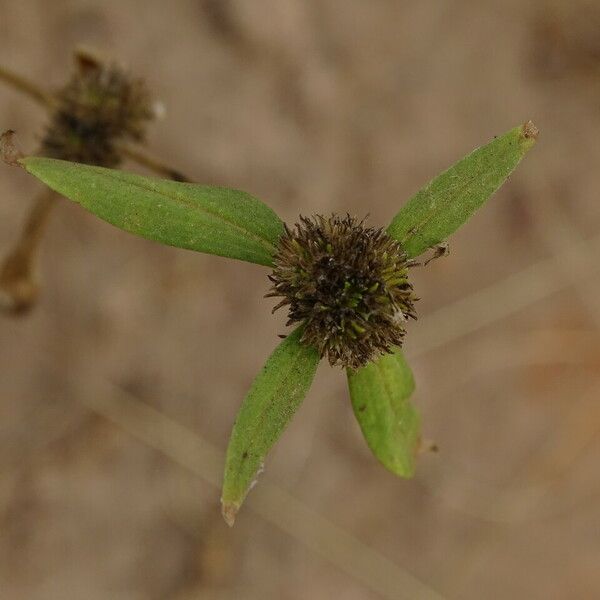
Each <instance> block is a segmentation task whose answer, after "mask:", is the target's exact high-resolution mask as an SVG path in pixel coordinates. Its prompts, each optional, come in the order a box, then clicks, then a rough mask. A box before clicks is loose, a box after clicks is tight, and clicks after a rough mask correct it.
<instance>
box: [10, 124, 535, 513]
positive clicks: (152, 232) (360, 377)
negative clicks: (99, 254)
mask: <svg viewBox="0 0 600 600" xmlns="http://www.w3.org/2000/svg"><path fill="white" fill-rule="evenodd" d="M536 137H537V130H536V128H535V127H534V125H533V124H532V123H531V122H529V123H526V124H525V125H523V126H521V127H516V128H515V129H512V130H511V131H509V132H508V133H506V134H505V135H503V136H501V137H499V138H496V139H494V140H493V141H492V142H490V143H489V144H487V145H486V146H483V147H481V148H479V149H477V150H475V151H474V152H472V153H471V154H469V155H468V156H466V157H465V158H463V159H462V160H461V161H459V162H458V163H456V164H455V165H453V166H452V167H450V169H448V170H447V171H445V172H444V173H442V174H441V175H439V176H438V177H436V178H435V179H433V180H432V181H431V182H430V183H428V184H427V185H426V186H425V187H424V188H423V189H422V190H420V191H419V192H418V193H417V194H416V195H415V196H414V197H413V198H412V199H411V200H409V202H407V203H406V204H405V205H404V206H403V207H402V209H401V210H400V211H399V212H398V214H397V215H396V216H395V217H394V219H393V220H392V222H391V223H390V225H389V227H388V229H387V232H388V234H389V235H390V236H391V237H393V238H394V239H396V240H398V241H399V242H401V243H402V245H403V247H404V249H405V250H406V252H407V254H408V255H409V257H416V256H418V255H420V254H422V253H423V252H424V251H426V250H427V249H429V248H431V247H433V246H435V245H436V244H439V243H440V242H442V241H444V240H445V239H446V238H447V237H448V236H449V235H451V234H452V233H454V231H456V230H457V229H458V228H459V227H460V226H461V225H462V224H463V223H465V222H466V221H467V220H468V219H469V218H470V217H471V216H472V214H473V213H474V212H475V211H476V210H477V209H478V208H479V207H480V206H481V205H482V204H483V203H484V202H485V201H486V200H487V199H488V198H489V197H490V196H491V195H492V194H493V193H494V192H495V191H496V190H497V189H498V188H499V187H500V185H502V183H503V182H504V181H505V180H506V178H507V177H508V176H509V175H510V173H511V172H512V171H513V169H514V168H515V167H516V166H517V164H518V163H519V161H520V160H521V159H522V158H523V156H524V155H525V153H526V152H527V150H529V149H530V148H531V147H532V146H533V144H534V142H535V139H536ZM20 162H21V163H22V165H23V166H24V167H25V168H26V169H27V170H28V171H29V172H30V173H32V174H33V175H35V176H36V177H38V178H39V179H41V180H42V181H44V182H45V183H46V184H47V185H49V186H50V187H51V188H52V189H54V190H56V191H57V192H59V193H61V194H63V195H65V196H67V197H68V198H71V199H72V200H74V201H75V202H78V203H80V204H81V205H82V206H83V207H84V208H86V209H88V210H89V211H90V212H92V213H94V214H96V215H97V216H99V217H100V218H102V219H104V220H105V221H108V222H109V223H112V224H113V225H116V226H117V227H119V228H121V229H124V230H125V231H129V232H131V233H135V234H137V235H140V236H142V237H145V238H148V239H151V240H155V241H158V242H161V243H164V244H168V245H171V246H177V247H180V248H188V249H191V250H196V251H199V252H206V253H209V254H216V255H219V256H224V257H228V258H235V259H239V260H245V261H248V262H254V263H257V264H261V265H265V266H270V265H271V264H272V259H273V254H274V253H275V251H276V247H277V243H278V240H279V237H280V235H281V233H282V231H283V223H282V222H281V220H280V219H279V218H278V217H277V215H276V214H275V213H274V212H273V211H272V210H271V209H270V208H268V207H267V206H266V205H264V204H263V203H262V202H260V201H259V200H257V199H255V198H252V197H251V196H250V195H248V194H246V193H244V192H240V191H237V190H230V189H226V188H216V187H207V186H200V185H193V184H184V183H177V182H173V181H162V180H155V179H149V178H146V177H141V176H138V175H133V174H130V173H123V172H119V171H114V170H109V169H104V168H100V167H92V166H84V165H78V164H72V163H66V162H62V161H57V160H51V159H44V158H34V157H29V158H24V159H22V160H21V161H20ZM366 210H368V208H366ZM300 337H301V328H299V329H297V330H296V331H294V332H293V333H292V334H291V335H289V336H288V337H287V338H286V339H285V340H284V341H283V342H282V343H281V344H280V345H279V346H278V347H277V348H276V349H275V351H274V352H273V354H272V355H271V357H270V358H269V359H268V361H267V363H266V365H265V367H264V369H263V370H262V371H261V372H260V373H259V375H258V376H257V377H256V379H255V381H254V383H253V384H252V387H251V388H250V391H249V392H248V394H247V396H246V398H245V400H244V402H243V404H242V407H241V409H240V412H239V414H238V416H237V419H236V421H235V424H234V426H233V431H232V434H231V439H230V442H229V448H228V451H227V458H226V467H225V477H224V484H223V496H222V501H223V514H224V516H225V518H226V520H227V522H228V523H230V524H232V523H233V520H234V518H235V514H236V513H237V510H238V509H239V507H240V506H241V504H242V502H243V500H244V498H245V497H246V494H247V493H248V491H249V489H250V488H251V486H252V483H253V482H254V481H255V479H256V477H257V474H258V473H259V471H260V469H261V465H262V464H263V462H264V459H265V457H266V455H267V453H268V452H269V450H270V449H271V447H272V446H273V445H274V444H275V442H276V441H277V439H278V438H279V436H280V435H281V433H282V432H283V430H284V429H285V427H286V426H287V424H288V423H289V421H290V419H291V418H292V416H293V415H294V413H295V411H296V410H297V409H298V407H299V406H300V404H301V403H302V400H303V398H304V396H305V395H306V393H307V391H308V389H309V387H310V385H311V383H312V380H313V377H314V374H315V372H316V368H317V365H318V362H319V356H318V353H317V351H316V350H315V349H313V348H311V347H309V346H306V345H304V344H302V343H300ZM348 384H349V389H350V396H351V399H352V406H353V409H354V413H355V415H356V418H357V420H358V422H359V424H360V427H361V430H362V432H363V434H364V436H365V439H366V441H367V443H368V445H369V447H370V448H371V450H372V452H373V453H374V454H375V456H376V457H377V458H378V459H379V460H380V462H381V463H382V464H383V465H384V466H385V467H387V468H388V469H389V470H390V471H392V472H394V473H395V474H397V475H399V476H402V477H411V476H412V474H413V472H414V465H415V453H416V449H417V446H418V442H419V437H420V434H419V418H418V415H417V413H416V411H415V409H414V408H413V406H412V405H411V404H410V402H409V398H410V396H411V394H412V392H413V390H414V380H413V376H412V373H411V371H410V368H409V366H408V365H407V363H406V361H405V360H404V357H403V356H402V353H401V350H400V349H399V348H398V349H396V350H395V352H394V353H393V354H389V355H385V356H383V357H381V358H380V359H378V360H377V361H375V362H373V363H371V364H369V365H367V366H366V367H363V368H361V369H358V370H357V371H350V370H349V371H348Z"/></svg>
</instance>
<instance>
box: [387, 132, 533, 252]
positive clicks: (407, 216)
mask: <svg viewBox="0 0 600 600" xmlns="http://www.w3.org/2000/svg"><path fill="white" fill-rule="evenodd" d="M537 134H538V130H537V129H536V127H535V125H534V124H533V123H532V122H531V121H529V122H528V123H525V125H522V126H521V127H515V129H512V130H511V131H509V132H508V133H506V134H504V135H503V136H501V137H498V138H496V139H495V140H493V141H492V142H490V143H489V144H487V145H486V146H482V147H481V148H478V149H477V150H474V151H473V152H472V153H471V154H469V155H468V156H466V157H465V158H463V159H462V160H460V161H459V162H457V163H456V164H455V165H453V166H452V167H450V168H449V169H448V170H447V171H445V172H444V173H442V174H441V175H438V176H437V177H436V178H435V179H433V180H432V181H430V182H429V183H428V184H427V185H426V186H425V187H424V188H423V189H422V190H420V191H419V192H417V194H416V195H415V196H413V197H412V198H411V199H410V200H409V201H408V202H407V203H406V204H405V205H404V206H403V207H402V209H401V210H400V212H399V213H398V214H397V215H396V216H395V217H394V219H393V221H392V222H391V224H390V226H389V227H388V229H387V231H388V233H389V234H390V235H391V236H392V237H393V238H395V239H396V240H398V241H399V242H401V243H402V244H403V245H404V248H405V250H406V252H407V254H408V255H409V257H414V256H418V255H419V254H421V253H422V252H424V251H425V250H427V249H428V248H431V247H433V246H435V245H436V244H439V243H440V242H442V241H444V240H445V239H446V238H447V237H448V236H449V235H450V234H452V233H454V232H455V231H456V230H457V229H458V228H459V227H460V226H461V225H462V224H463V223H465V222H466V221H467V220H468V219H469V218H470V217H471V215H472V214H473V213H474V212H475V211H476V210H477V209H478V208H479V207H480V206H481V205H482V204H483V203H484V202H485V201H486V200H487V199H488V198H489V197H490V196H491V195H492V194H493V193H494V192H495V191H496V190H497V189H498V188H499V187H500V186H501V185H502V183H504V181H505V180H506V178H507V177H508V176H509V175H510V174H511V172H512V171H513V169H514V168H515V167H516V166H517V164H518V163H519V161H520V160H521V159H522V158H523V156H525V153H526V152H527V151H528V150H529V149H530V148H531V147H532V146H533V145H534V144H535V140H536V138H537Z"/></svg>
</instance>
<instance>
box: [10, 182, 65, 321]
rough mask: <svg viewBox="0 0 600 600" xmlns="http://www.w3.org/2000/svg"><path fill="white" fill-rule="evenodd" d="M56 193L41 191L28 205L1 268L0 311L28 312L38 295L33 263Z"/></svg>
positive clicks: (34, 262)
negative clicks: (22, 223) (17, 233)
mask: <svg viewBox="0 0 600 600" xmlns="http://www.w3.org/2000/svg"><path fill="white" fill-rule="evenodd" d="M55 204H56V193H55V192H54V191H53V190H49V189H47V190H44V192H43V193H42V194H40V195H39V196H38V197H37V198H36V200H35V202H34V204H33V207H32V208H31V210H30V212H29V215H28V217H27V220H26V221H25V224H24V226H23V229H22V231H21V235H20V237H19V239H18V240H17V243H16V244H15V246H14V248H13V249H12V251H11V252H10V253H9V254H8V255H7V256H6V258H5V259H4V262H3V263H2V265H1V267H0V310H4V311H6V312H7V313H12V314H23V313H26V312H29V311H30V310H31V309H32V308H33V306H34V305H35V302H36V300H37V297H38V291H39V287H38V283H37V281H36V275H35V266H36V260H37V256H38V248H39V246H40V242H41V240H42V237H43V235H44V232H45V230H46V227H47V225H48V222H49V217H50V214H51V212H52V207H53V206H54V205H55Z"/></svg>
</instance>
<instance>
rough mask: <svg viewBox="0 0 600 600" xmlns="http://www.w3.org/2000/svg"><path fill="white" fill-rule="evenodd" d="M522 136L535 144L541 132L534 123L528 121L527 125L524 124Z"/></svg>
mask: <svg viewBox="0 0 600 600" xmlns="http://www.w3.org/2000/svg"><path fill="white" fill-rule="evenodd" d="M521 134H522V135H523V138H524V139H526V140H532V141H533V142H535V141H536V140H537V139H538V136H539V134H540V130H539V129H538V128H537V127H536V126H535V124H534V123H533V121H527V122H526V123H523V126H522V127H521Z"/></svg>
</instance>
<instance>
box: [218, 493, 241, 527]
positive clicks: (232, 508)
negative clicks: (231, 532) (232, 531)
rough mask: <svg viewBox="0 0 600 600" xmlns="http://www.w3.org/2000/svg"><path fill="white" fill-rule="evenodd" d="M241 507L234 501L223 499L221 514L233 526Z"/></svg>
mask: <svg viewBox="0 0 600 600" xmlns="http://www.w3.org/2000/svg"><path fill="white" fill-rule="evenodd" d="M239 508H240V507H239V506H238V505H237V504H234V503H233V502H223V500H221V514H222V515H223V519H225V523H227V525H229V527H233V525H234V523H235V518H236V516H237V513H238V510H239Z"/></svg>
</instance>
